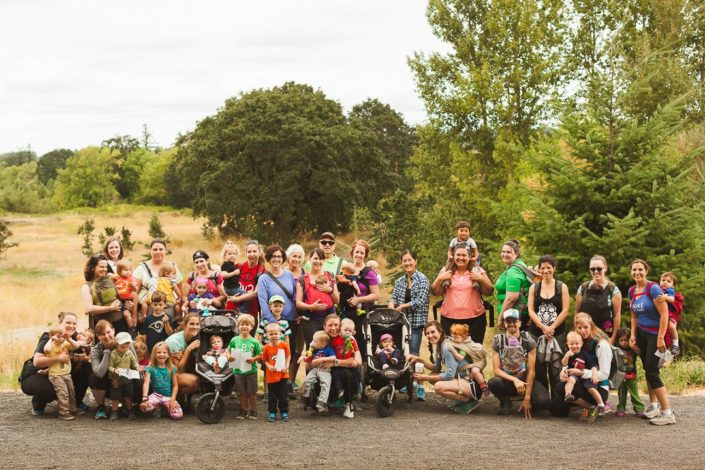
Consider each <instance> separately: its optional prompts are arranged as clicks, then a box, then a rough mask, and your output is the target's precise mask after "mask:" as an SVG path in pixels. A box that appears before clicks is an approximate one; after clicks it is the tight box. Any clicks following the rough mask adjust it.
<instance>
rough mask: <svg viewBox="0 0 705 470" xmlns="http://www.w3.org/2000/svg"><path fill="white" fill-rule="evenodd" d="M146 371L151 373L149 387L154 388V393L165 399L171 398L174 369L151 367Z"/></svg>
mask: <svg viewBox="0 0 705 470" xmlns="http://www.w3.org/2000/svg"><path fill="white" fill-rule="evenodd" d="M145 370H146V371H147V372H149V380H150V381H149V385H150V386H151V387H152V391H154V392H155V393H158V394H160V395H164V396H165V397H170V396H171V380H172V379H171V377H172V375H173V373H174V370H173V368H166V367H158V366H152V365H149V366H147V368H146V369H145Z"/></svg>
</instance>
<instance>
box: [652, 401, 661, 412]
mask: <svg viewBox="0 0 705 470" xmlns="http://www.w3.org/2000/svg"><path fill="white" fill-rule="evenodd" d="M649 405H650V406H651V408H653V409H655V410H657V409H659V408H661V405H659V404H658V402H656V403H654V402H651V403H649Z"/></svg>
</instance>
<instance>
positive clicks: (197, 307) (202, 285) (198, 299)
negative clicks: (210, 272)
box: [184, 277, 215, 313]
mask: <svg viewBox="0 0 705 470" xmlns="http://www.w3.org/2000/svg"><path fill="white" fill-rule="evenodd" d="M193 282H194V285H195V290H196V292H195V293H193V294H190V295H189V296H188V297H187V298H186V302H185V303H184V308H185V309H188V311H189V312H191V313H201V312H202V311H203V310H205V309H207V308H208V307H210V305H211V302H212V301H213V299H214V298H215V296H214V295H213V294H211V293H210V292H208V279H206V278H205V277H197V278H196V279H194V281H193Z"/></svg>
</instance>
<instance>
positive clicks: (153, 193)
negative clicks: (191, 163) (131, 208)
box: [136, 149, 178, 205]
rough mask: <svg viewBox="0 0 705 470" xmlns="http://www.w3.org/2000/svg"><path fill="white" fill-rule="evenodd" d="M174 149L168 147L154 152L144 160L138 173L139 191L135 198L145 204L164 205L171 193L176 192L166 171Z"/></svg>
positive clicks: (169, 200)
mask: <svg viewBox="0 0 705 470" xmlns="http://www.w3.org/2000/svg"><path fill="white" fill-rule="evenodd" d="M175 155H176V149H169V150H164V151H161V152H159V153H157V154H154V155H153V157H152V158H149V159H147V160H146V161H145V163H144V166H143V167H142V171H141V172H140V175H139V191H138V193H137V195H136V200H137V201H138V202H140V203H143V204H144V203H146V204H160V205H166V204H169V203H170V202H171V199H172V196H171V194H172V193H177V192H178V191H176V188H175V187H174V186H175V185H174V184H170V182H169V181H168V179H167V173H168V171H169V168H170V166H171V165H172V163H173V162H174V157H175Z"/></svg>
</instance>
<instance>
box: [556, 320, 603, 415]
mask: <svg viewBox="0 0 705 470" xmlns="http://www.w3.org/2000/svg"><path fill="white" fill-rule="evenodd" d="M566 342H567V344H568V352H566V353H565V356H563V359H562V360H561V363H562V364H563V370H568V369H579V370H581V371H582V370H585V369H591V371H592V379H582V378H581V379H580V380H581V381H582V383H583V386H584V387H585V389H586V390H587V392H588V393H589V394H590V396H591V397H592V398H593V399H594V400H595V403H597V414H598V415H600V416H602V415H604V414H605V404H604V403H603V402H602V397H601V396H600V392H599V391H598V389H597V383H598V382H599V381H600V380H599V378H598V377H597V364H596V362H595V360H594V359H593V358H592V357H591V356H590V354H588V353H587V352H585V351H584V350H583V349H582V347H583V338H582V337H581V336H580V335H579V334H578V333H576V332H575V331H570V332H569V333H568V335H567V336H566ZM577 381H578V377H576V376H575V375H573V374H568V380H567V381H566V384H565V399H564V400H565V402H566V403H573V402H574V401H575V396H574V395H573V388H575V384H576V383H577Z"/></svg>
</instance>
